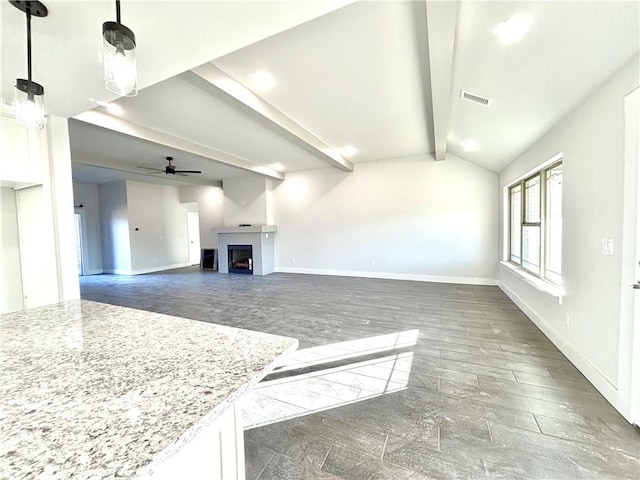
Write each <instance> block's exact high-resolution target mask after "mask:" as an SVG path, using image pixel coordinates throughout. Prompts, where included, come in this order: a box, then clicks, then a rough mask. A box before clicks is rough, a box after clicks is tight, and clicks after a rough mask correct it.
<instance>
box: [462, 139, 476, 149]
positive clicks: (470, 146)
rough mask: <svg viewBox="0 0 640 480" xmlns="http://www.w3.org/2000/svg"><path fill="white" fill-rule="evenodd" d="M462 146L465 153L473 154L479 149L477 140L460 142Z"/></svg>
mask: <svg viewBox="0 0 640 480" xmlns="http://www.w3.org/2000/svg"><path fill="white" fill-rule="evenodd" d="M460 146H461V147H462V148H463V149H464V151H465V152H473V151H474V150H477V149H478V142H476V141H475V140H467V141H466V142H460Z"/></svg>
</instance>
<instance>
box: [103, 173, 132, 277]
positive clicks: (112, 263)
mask: <svg viewBox="0 0 640 480" xmlns="http://www.w3.org/2000/svg"><path fill="white" fill-rule="evenodd" d="M98 199H99V209H100V232H101V233H102V268H103V270H104V272H106V273H122V274H131V273H132V267H131V247H130V243H129V213H128V210H127V188H126V184H125V182H124V181H118V182H109V183H103V184H100V185H98Z"/></svg>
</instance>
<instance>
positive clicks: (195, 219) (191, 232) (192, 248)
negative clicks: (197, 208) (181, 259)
mask: <svg viewBox="0 0 640 480" xmlns="http://www.w3.org/2000/svg"><path fill="white" fill-rule="evenodd" d="M187 236H188V238H189V263H190V264H191V265H196V264H199V263H200V215H199V214H198V212H187Z"/></svg>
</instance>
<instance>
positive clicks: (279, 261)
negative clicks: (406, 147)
mask: <svg viewBox="0 0 640 480" xmlns="http://www.w3.org/2000/svg"><path fill="white" fill-rule="evenodd" d="M273 199H274V206H275V208H274V212H275V223H276V225H277V226H278V233H277V234H276V270H277V271H286V272H301V273H319V274H323V273H326V274H335V275H352V276H369V277H377V278H396V279H408V280H425V281H443V282H461V283H477V284H491V285H495V284H496V283H497V282H496V276H497V267H496V265H497V260H498V248H497V245H498V175H497V174H496V173H494V172H491V171H489V170H486V169H484V168H481V167H478V166H476V165H474V164H472V163H470V162H467V161H465V160H462V159H460V158H457V157H455V156H448V157H447V159H446V160H445V161H442V162H434V161H433V160H430V159H429V158H427V156H415V157H407V158H401V159H393V160H385V161H377V162H367V163H358V164H356V166H355V170H354V171H353V172H351V173H345V172H341V171H338V170H336V169H329V168H324V169H319V170H309V171H303V172H294V173H287V175H286V179H285V180H284V181H283V182H282V183H280V184H279V185H278V186H276V187H275V188H274V190H273Z"/></svg>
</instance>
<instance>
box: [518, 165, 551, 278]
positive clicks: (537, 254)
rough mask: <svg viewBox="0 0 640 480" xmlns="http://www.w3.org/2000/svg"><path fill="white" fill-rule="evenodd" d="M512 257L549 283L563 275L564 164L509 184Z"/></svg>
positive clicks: (544, 169)
mask: <svg viewBox="0 0 640 480" xmlns="http://www.w3.org/2000/svg"><path fill="white" fill-rule="evenodd" d="M509 260H510V261H511V262H513V263H516V264H518V265H520V266H521V267H522V268H524V269H525V270H527V271H528V272H530V273H532V274H534V275H536V276H538V277H540V278H542V279H544V280H547V281H549V282H552V283H555V284H560V280H561V274H562V163H555V164H553V165H551V166H549V167H546V168H543V169H542V170H539V171H537V172H536V173H534V174H533V175H531V176H529V177H527V178H525V179H524V180H522V181H520V182H518V183H515V184H513V185H511V186H510V187H509Z"/></svg>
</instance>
